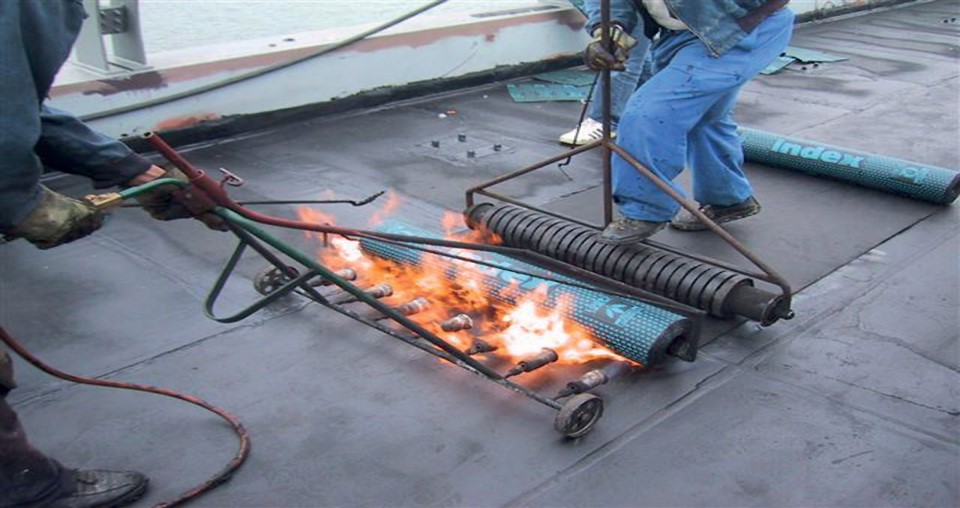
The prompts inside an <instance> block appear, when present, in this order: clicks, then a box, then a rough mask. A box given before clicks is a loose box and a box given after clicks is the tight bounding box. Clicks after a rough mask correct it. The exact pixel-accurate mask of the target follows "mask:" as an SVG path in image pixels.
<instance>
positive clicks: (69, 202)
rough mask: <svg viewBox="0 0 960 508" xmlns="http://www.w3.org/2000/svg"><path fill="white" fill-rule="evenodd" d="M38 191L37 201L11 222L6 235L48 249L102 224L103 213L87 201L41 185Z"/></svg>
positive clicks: (91, 230) (87, 232)
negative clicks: (21, 218)
mask: <svg viewBox="0 0 960 508" xmlns="http://www.w3.org/2000/svg"><path fill="white" fill-rule="evenodd" d="M40 191H41V192H42V193H43V198H42V199H41V201H40V205H39V206H37V208H36V210H34V211H33V212H32V213H31V214H30V215H28V216H27V218H26V219H24V221H23V222H21V223H20V224H17V225H16V226H14V228H13V230H11V231H10V232H9V233H8V234H7V237H8V238H23V239H25V240H27V241H28V242H30V243H32V244H34V245H35V246H37V248H39V249H51V248H53V247H56V246H58V245H63V244H65V243H70V242H72V241H74V240H78V239H80V238H83V237H85V236H87V235H89V234H90V233H93V232H94V231H96V230H98V229H100V226H101V225H103V213H101V212H100V211H99V210H97V209H96V208H94V206H93V205H91V204H90V203H87V202H85V201H78V200H76V199H72V198H68V197H67V196H64V195H62V194H58V193H56V192H53V191H52V190H50V189H48V188H46V187H44V186H43V185H41V186H40Z"/></svg>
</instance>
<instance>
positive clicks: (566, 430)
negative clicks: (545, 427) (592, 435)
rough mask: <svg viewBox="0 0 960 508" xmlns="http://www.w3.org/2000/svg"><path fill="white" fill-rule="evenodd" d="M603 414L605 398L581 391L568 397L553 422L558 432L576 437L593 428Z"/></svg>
mask: <svg viewBox="0 0 960 508" xmlns="http://www.w3.org/2000/svg"><path fill="white" fill-rule="evenodd" d="M601 416H603V399H601V398H600V397H597V396H596V395H594V394H592V393H580V394H577V395H574V396H573V397H570V398H569V399H567V401H566V402H564V403H563V407H561V408H560V411H557V418H556V420H554V422H553V426H554V428H556V429H557V432H559V433H561V434H563V435H564V436H565V437H568V438H570V439H575V438H578V437H580V436H583V435H585V434H586V433H587V432H590V431H591V430H593V426H594V425H596V423H597V420H599V419H600V417H601Z"/></svg>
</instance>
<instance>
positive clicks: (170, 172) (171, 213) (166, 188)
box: [124, 166, 228, 231]
mask: <svg viewBox="0 0 960 508" xmlns="http://www.w3.org/2000/svg"><path fill="white" fill-rule="evenodd" d="M158 178H176V179H178V180H183V181H187V175H184V174H183V173H182V172H181V171H180V170H179V169H177V168H171V169H163V168H161V167H160V166H150V169H148V170H147V171H145V172H143V173H141V174H139V175H137V176H135V177H134V178H133V179H131V180H130V181H129V182H127V183H126V184H124V187H127V188H129V187H134V186H137V185H143V184H145V183H148V182H152V181H154V180H156V179H158ZM178 189H179V187H177V186H176V185H173V184H171V185H161V186H160V187H157V188H156V189H153V190H151V191H150V192H147V193H144V194H141V195H139V196H137V201H139V202H140V204H141V205H143V209H144V210H145V211H146V212H147V213H149V214H150V216H151V217H153V218H154V219H157V220H176V219H188V218H195V219H197V220H199V221H200V222H202V223H204V224H205V225H206V226H207V227H208V228H210V229H213V230H217V231H226V230H227V229H228V228H227V225H226V224H225V223H224V222H223V219H221V218H220V217H219V216H217V215H216V214H213V213H205V214H201V215H194V214H193V213H191V212H190V211H189V210H187V208H186V207H185V206H183V205H182V204H181V203H180V202H179V201H177V200H176V199H175V198H174V196H173V192H174V191H176V190H178Z"/></svg>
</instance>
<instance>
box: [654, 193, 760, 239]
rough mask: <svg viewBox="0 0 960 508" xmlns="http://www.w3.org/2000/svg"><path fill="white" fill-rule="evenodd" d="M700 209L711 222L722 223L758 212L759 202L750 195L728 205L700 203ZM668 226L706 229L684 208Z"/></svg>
mask: <svg viewBox="0 0 960 508" xmlns="http://www.w3.org/2000/svg"><path fill="white" fill-rule="evenodd" d="M700 211H701V212H703V214H704V215H706V216H707V217H709V218H710V219H711V220H713V222H716V223H717V224H723V223H724V222H731V221H735V220H739V219H744V218H747V217H749V216H751V215H756V214H758V213H760V203H758V202H757V200H756V199H754V198H753V197H752V196H751V197H749V198H747V199H744V200H743V201H741V202H739V203H737V204H735V205H730V206H713V205H700ZM670 227H672V228H674V229H677V230H680V231H703V230H704V229H707V226H706V225H705V224H704V223H702V222H700V219H698V218H697V217H696V216H694V215H693V214H692V213H690V212H689V211H687V209H685V208H684V209H682V210H680V213H678V214H677V216H676V217H674V218H673V220H672V221H670Z"/></svg>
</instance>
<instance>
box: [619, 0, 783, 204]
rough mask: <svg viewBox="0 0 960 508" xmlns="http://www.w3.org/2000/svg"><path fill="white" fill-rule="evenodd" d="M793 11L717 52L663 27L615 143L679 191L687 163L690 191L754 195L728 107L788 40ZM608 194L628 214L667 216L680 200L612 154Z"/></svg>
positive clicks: (709, 199)
mask: <svg viewBox="0 0 960 508" xmlns="http://www.w3.org/2000/svg"><path fill="white" fill-rule="evenodd" d="M793 21H794V14H793V12H791V11H790V10H788V9H781V10H780V11H778V12H777V13H775V14H773V15H772V16H770V17H769V18H767V19H766V20H764V21H763V22H762V23H761V24H760V25H759V26H758V27H757V28H756V29H754V31H753V32H751V33H750V34H749V35H748V36H747V37H746V38H744V39H743V40H742V41H740V43H739V44H737V46H735V47H734V48H733V49H731V50H730V51H728V52H727V53H724V54H723V56H721V57H714V56H712V55H711V54H710V53H709V51H708V49H707V47H706V46H705V45H704V44H703V43H702V42H701V41H700V40H699V39H697V37H696V36H695V35H694V34H693V33H691V32H689V31H685V32H669V33H668V34H667V35H666V36H663V37H661V38H660V39H658V40H657V41H656V42H655V43H654V44H653V46H652V47H651V48H650V64H651V66H652V68H651V70H652V72H653V75H652V76H651V77H650V79H648V80H646V81H645V82H644V83H643V84H642V85H641V86H640V88H638V89H637V91H636V92H635V93H634V94H633V96H631V97H630V100H629V101H628V102H627V106H626V109H625V110H624V113H623V116H622V118H621V120H620V128H619V143H620V145H621V146H622V147H623V148H624V149H625V150H626V151H627V152H629V153H630V154H631V155H633V156H634V157H635V158H636V159H637V160H638V161H639V162H640V163H641V164H643V165H644V166H645V167H647V168H648V169H650V170H651V171H652V172H653V173H654V174H656V175H657V176H659V177H660V178H661V179H663V180H664V181H666V182H670V185H671V186H672V187H673V188H674V189H675V190H677V191H678V192H679V193H681V194H684V192H683V190H682V189H680V188H679V187H678V186H677V185H676V183H674V182H673V180H674V178H676V176H677V175H679V174H680V172H681V171H683V168H684V166H685V165H689V167H690V168H691V171H693V197H694V199H696V200H697V201H698V202H700V203H704V204H710V205H715V206H729V205H733V204H736V203H739V202H741V201H743V200H745V199H747V198H748V197H750V196H752V195H753V188H752V187H751V185H750V182H749V181H748V180H747V177H746V175H745V174H744V173H743V146H742V144H741V141H740V138H739V136H737V124H736V122H735V121H734V119H733V108H734V105H735V104H736V102H737V96H738V95H739V93H740V89H741V88H742V87H743V85H745V84H746V83H747V82H748V81H749V80H750V79H752V78H753V77H754V76H756V75H757V74H758V73H759V72H760V71H761V70H763V68H764V67H766V66H767V64H769V63H770V62H772V61H773V60H774V59H775V58H776V57H777V56H779V55H780V54H781V53H782V52H783V51H784V50H785V49H786V47H787V45H788V44H789V42H790V36H791V34H792V33H793ZM612 183H613V200H614V202H615V203H617V205H618V207H619V210H620V213H621V214H623V215H624V216H625V217H628V218H631V219H638V220H644V221H650V222H667V221H669V220H670V219H671V218H673V216H674V215H675V214H676V213H677V211H678V210H679V208H680V205H679V204H678V203H677V202H676V201H674V200H673V199H672V198H670V197H669V196H668V195H667V194H666V193H664V192H663V191H661V190H660V189H658V188H657V187H656V186H655V185H654V184H653V183H652V182H651V181H650V180H648V179H647V178H646V177H645V176H644V175H642V174H641V173H640V172H638V171H637V170H636V169H635V168H634V167H633V166H631V165H630V164H629V163H628V162H626V161H625V160H623V158H621V157H619V156H615V157H614V159H613V182H612Z"/></svg>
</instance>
